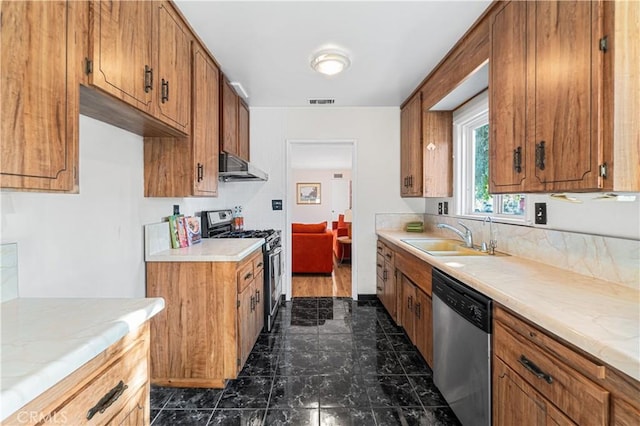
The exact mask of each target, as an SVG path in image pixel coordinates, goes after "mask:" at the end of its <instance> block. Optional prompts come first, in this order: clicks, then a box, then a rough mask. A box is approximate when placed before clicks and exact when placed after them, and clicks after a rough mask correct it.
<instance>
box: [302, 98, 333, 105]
mask: <svg viewBox="0 0 640 426" xmlns="http://www.w3.org/2000/svg"><path fill="white" fill-rule="evenodd" d="M335 102H336V100H335V99H309V104H310V105H332V104H334V103H335Z"/></svg>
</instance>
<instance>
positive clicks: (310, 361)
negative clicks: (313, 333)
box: [276, 351, 318, 376]
mask: <svg viewBox="0 0 640 426" xmlns="http://www.w3.org/2000/svg"><path fill="white" fill-rule="evenodd" d="M317 373H318V352H300V351H294V352H289V351H283V352H281V353H280V357H279V358H278V366H277V367H276V375H278V376H297V375H305V376H309V375H313V374H317Z"/></svg>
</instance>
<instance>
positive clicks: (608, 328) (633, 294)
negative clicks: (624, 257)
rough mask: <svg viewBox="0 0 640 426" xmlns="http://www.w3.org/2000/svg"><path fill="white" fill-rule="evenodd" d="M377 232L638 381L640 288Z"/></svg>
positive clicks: (395, 233) (409, 235)
mask: <svg viewBox="0 0 640 426" xmlns="http://www.w3.org/2000/svg"><path fill="white" fill-rule="evenodd" d="M377 235H378V236H379V237H380V238H381V239H382V240H383V241H387V242H389V243H391V244H393V245H395V246H397V247H400V248H402V249H403V250H405V251H406V252H408V253H411V254H413V255H415V256H416V257H418V258H420V259H422V260H424V261H425V262H427V263H429V264H431V265H432V266H433V267H435V268H438V269H440V270H441V271H443V272H445V273H447V274H449V275H451V276H453V277H454V278H457V279H459V280H460V281H462V282H464V283H466V284H467V285H468V286H470V287H472V288H474V289H476V290H478V291H480V292H481V293H483V294H485V295H487V296H489V297H490V298H492V299H493V300H495V301H496V302H497V303H500V304H501V305H503V306H505V307H507V308H509V309H511V310H512V311H513V312H516V313H517V314H519V315H520V316H522V317H523V318H526V319H527V320H529V321H531V322H532V323H534V324H537V325H538V326H540V327H541V328H544V329H546V330H548V331H549V332H551V333H553V334H555V335H556V336H558V337H560V338H562V339H564V340H565V341H567V342H569V343H571V344H573V345H575V346H576V347H578V348H580V349H582V350H583V351H585V352H586V353H588V354H590V355H592V356H594V357H596V358H598V359H600V360H602V361H604V362H606V363H607V364H609V365H611V366H612V367H614V368H616V369H618V370H620V371H622V372H623V373H625V374H627V375H629V376H630V377H632V378H633V379H635V380H640V309H639V302H640V292H638V291H637V290H635V289H633V288H630V287H626V286H623V285H620V284H617V283H615V282H608V281H603V280H600V279H596V278H592V277H589V276H586V275H581V274H577V273H575V272H571V271H567V270H564V269H560V268H557V267H553V266H549V265H545V264H543V263H540V262H535V261H532V260H528V259H524V258H522V257H517V256H431V255H429V254H427V253H425V252H423V251H421V250H419V249H417V248H414V247H412V246H410V245H409V244H407V243H405V242H403V241H402V240H403V239H415V238H437V239H441V237H438V236H435V235H432V234H427V233H424V234H416V233H408V232H403V231H386V230H378V231H377Z"/></svg>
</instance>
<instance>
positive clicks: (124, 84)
mask: <svg viewBox="0 0 640 426" xmlns="http://www.w3.org/2000/svg"><path fill="white" fill-rule="evenodd" d="M90 16H91V19H90V34H91V36H90V40H89V58H88V62H87V67H86V72H87V74H88V82H89V84H90V85H91V86H93V87H97V88H99V89H100V90H102V91H104V92H106V93H108V94H110V95H112V96H114V97H116V98H118V99H120V100H122V101H124V102H126V103H128V104H129V105H131V106H133V107H135V108H136V109H138V110H140V111H143V112H145V113H147V114H150V115H151V116H152V117H154V118H156V119H158V120H160V121H161V122H163V123H165V124H167V125H169V126H171V127H172V128H174V129H177V130H178V131H180V132H181V133H183V134H188V133H189V124H190V118H191V96H190V90H191V84H190V81H191V66H190V64H191V59H190V58H191V40H192V35H191V32H190V30H189V28H188V27H187V25H186V24H185V23H184V22H183V21H182V20H181V18H180V17H179V16H178V14H177V12H176V11H175V10H174V8H173V5H171V3H169V2H165V1H160V2H150V1H136V2H128V1H120V2H114V1H106V0H105V1H101V0H96V1H93V2H92V3H91V8H90Z"/></svg>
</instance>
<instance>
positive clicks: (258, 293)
mask: <svg viewBox="0 0 640 426" xmlns="http://www.w3.org/2000/svg"><path fill="white" fill-rule="evenodd" d="M256 303H260V290H256Z"/></svg>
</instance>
